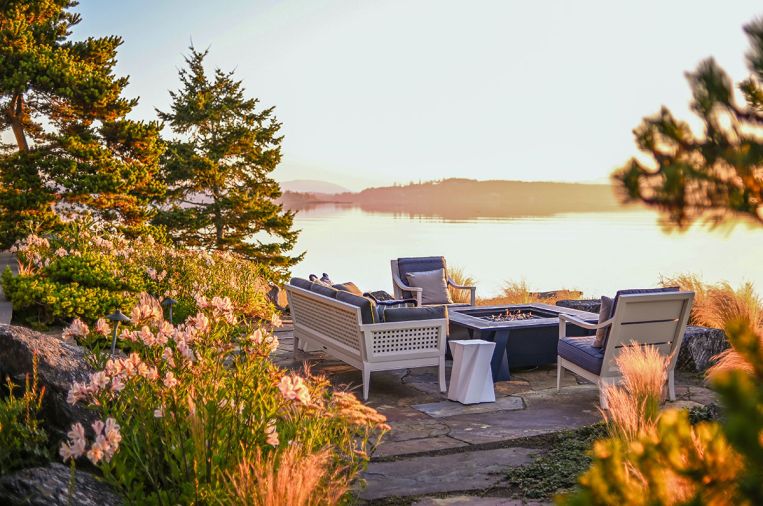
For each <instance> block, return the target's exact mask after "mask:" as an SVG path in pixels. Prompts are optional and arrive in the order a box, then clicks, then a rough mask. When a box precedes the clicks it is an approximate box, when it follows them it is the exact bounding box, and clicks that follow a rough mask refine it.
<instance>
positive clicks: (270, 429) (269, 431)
mask: <svg viewBox="0 0 763 506" xmlns="http://www.w3.org/2000/svg"><path fill="white" fill-rule="evenodd" d="M265 442H266V443H267V444H269V445H270V446H276V447H277V446H278V430H276V421H275V420H270V421H269V422H268V425H267V427H265Z"/></svg>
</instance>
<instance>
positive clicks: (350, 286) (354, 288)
mask: <svg viewBox="0 0 763 506" xmlns="http://www.w3.org/2000/svg"><path fill="white" fill-rule="evenodd" d="M333 287H334V288H336V289H337V290H342V291H344V292H350V293H352V294H355V295H360V296H362V295H363V292H362V291H361V289H360V288H358V285H356V284H355V283H353V282H352V281H347V282H346V283H339V284H337V285H333Z"/></svg>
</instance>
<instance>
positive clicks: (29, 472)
mask: <svg viewBox="0 0 763 506" xmlns="http://www.w3.org/2000/svg"><path fill="white" fill-rule="evenodd" d="M69 473H70V469H69V468H68V467H67V466H64V465H61V464H58V463H52V464H49V465H47V466H44V467H34V468H31V469H24V470H22V471H18V472H15V473H12V474H8V475H5V476H3V477H2V478H0V503H2V504H7V505H9V506H11V505H14V506H15V505H27V506H28V505H33V506H57V505H61V506H66V505H69V504H76V505H78V506H112V505H118V504H122V499H121V498H120V496H119V495H118V494H117V493H116V492H115V491H114V489H113V488H112V487H111V486H109V485H108V484H106V483H104V482H102V481H100V480H99V479H98V478H97V477H96V476H94V475H93V474H90V473H87V472H84V471H76V474H75V486H74V493H73V495H72V497H71V501H69V479H70V474H69Z"/></svg>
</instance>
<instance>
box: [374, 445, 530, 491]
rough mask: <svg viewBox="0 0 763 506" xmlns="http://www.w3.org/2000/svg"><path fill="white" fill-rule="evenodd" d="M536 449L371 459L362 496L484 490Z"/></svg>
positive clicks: (528, 457) (502, 477) (508, 449)
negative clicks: (385, 460) (376, 460)
mask: <svg viewBox="0 0 763 506" xmlns="http://www.w3.org/2000/svg"><path fill="white" fill-rule="evenodd" d="M536 452H537V450H530V449H527V448H501V449H497V450H485V451H471V452H462V453H454V454H450V455H437V456H433V457H413V458H409V459H402V460H396V461H394V462H371V463H370V464H369V465H368V469H367V470H366V471H365V472H364V473H363V477H364V478H365V479H366V481H367V484H368V485H367V487H366V488H365V489H363V490H361V491H360V494H359V495H360V498H361V499H365V500H370V499H379V498H382V497H406V496H416V495H422V494H434V493H441V492H460V491H467V490H485V489H487V488H490V487H493V486H495V485H497V484H498V483H500V482H501V481H502V480H503V479H504V476H505V471H506V470H507V469H508V468H510V467H516V466H521V465H524V464H527V463H528V462H530V460H531V458H532V456H533V455H534V454H535V453H536Z"/></svg>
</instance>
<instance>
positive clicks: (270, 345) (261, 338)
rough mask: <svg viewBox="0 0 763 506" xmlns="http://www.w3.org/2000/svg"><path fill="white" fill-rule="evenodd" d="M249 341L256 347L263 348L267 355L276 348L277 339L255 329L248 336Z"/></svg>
mask: <svg viewBox="0 0 763 506" xmlns="http://www.w3.org/2000/svg"><path fill="white" fill-rule="evenodd" d="M249 339H251V340H252V342H253V343H254V344H256V345H258V346H264V347H265V350H266V351H267V352H268V354H270V353H273V352H274V351H276V348H278V344H279V343H278V338H277V337H276V336H275V335H274V334H266V333H264V332H263V331H262V330H260V329H257V330H255V331H254V333H252V335H250V336H249Z"/></svg>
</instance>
